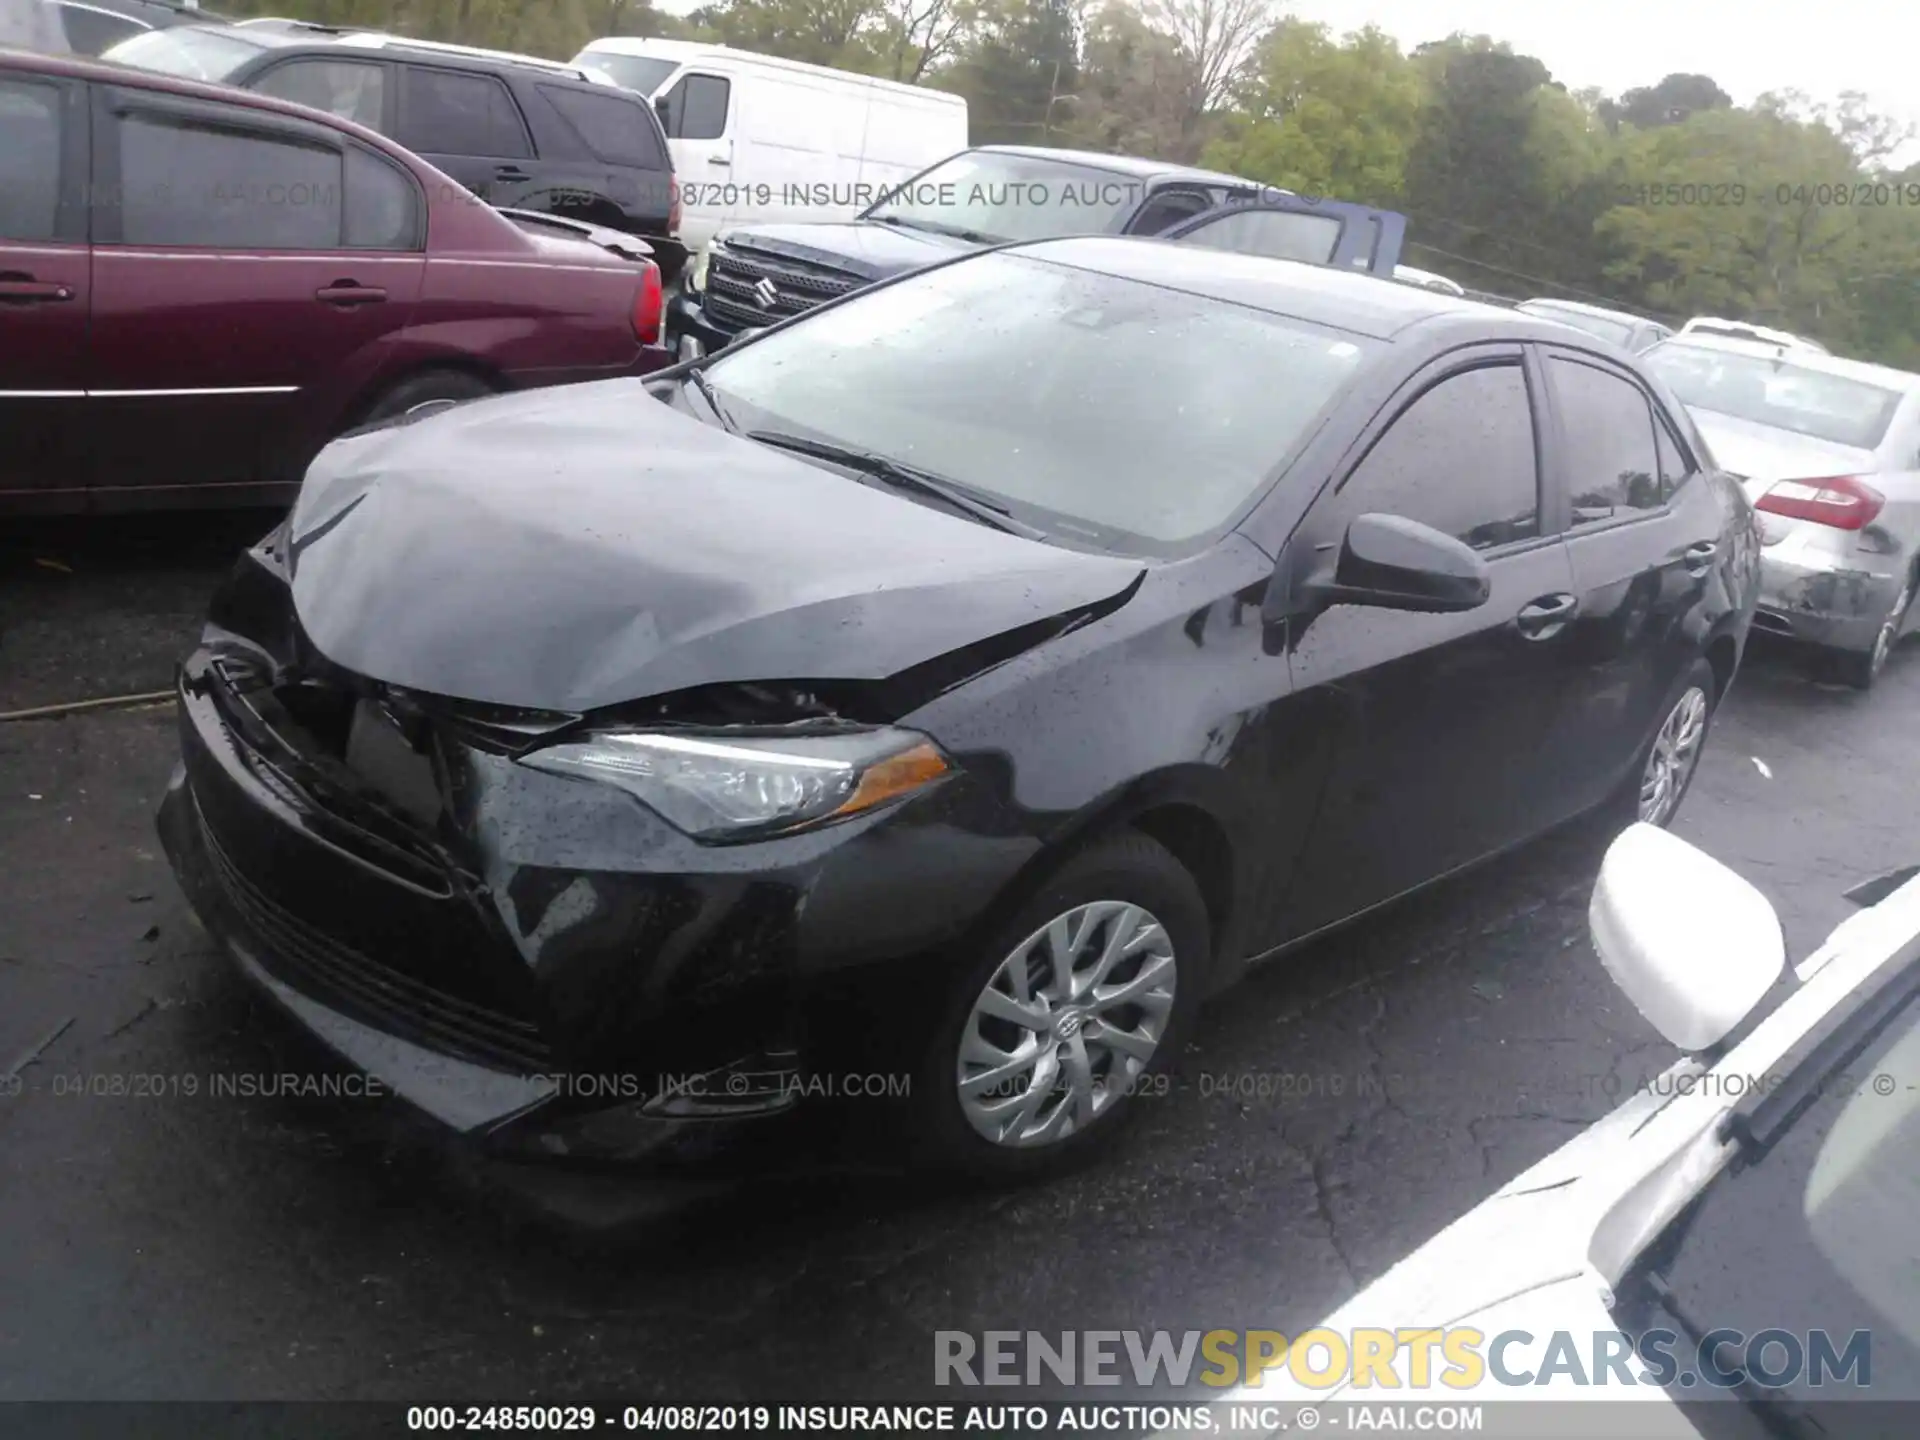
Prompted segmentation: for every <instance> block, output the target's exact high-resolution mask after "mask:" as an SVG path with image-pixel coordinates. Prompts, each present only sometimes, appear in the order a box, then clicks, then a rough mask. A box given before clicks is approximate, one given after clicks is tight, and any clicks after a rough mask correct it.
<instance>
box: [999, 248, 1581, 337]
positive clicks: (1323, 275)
mask: <svg viewBox="0 0 1920 1440" xmlns="http://www.w3.org/2000/svg"><path fill="white" fill-rule="evenodd" d="M1003 248H1005V249H1007V250H1011V251H1013V252H1014V253H1017V254H1022V255H1031V256H1033V257H1034V258H1036V259H1043V260H1051V261H1055V262H1058V263H1060V264H1063V265H1072V266H1074V267H1076V268H1078V269H1083V270H1091V271H1095V272H1097V273H1100V274H1105V275H1114V276H1118V277H1120V278H1122V279H1127V280H1138V281H1141V282H1143V283H1145V284H1149V285H1160V286H1164V287H1166V288H1168V289H1171V290H1181V291H1185V292H1187V293H1188V294H1192V295H1203V296H1206V297H1208V298H1210V299H1215V300H1225V301H1227V302H1229V303H1230V304H1235V305H1245V306H1248V307H1249V308H1251V309H1255V310H1265V311H1267V312H1268V313H1270V314H1274V315H1285V316H1289V317H1291V318H1293V319H1296V320H1305V321H1307V322H1309V323H1310V324H1315V325H1325V326H1328V327H1330V328H1332V329H1338V330H1346V331H1349V332H1351V333H1353V334H1356V335H1364V336H1367V337H1368V338H1370V339H1375V340H1391V339H1393V338H1394V337H1395V336H1396V335H1399V334H1400V333H1401V332H1403V331H1405V330H1407V329H1409V328H1410V327H1412V326H1415V325H1422V324H1425V323H1427V322H1430V321H1435V322H1440V323H1450V322H1459V323H1460V324H1461V326H1462V328H1467V329H1472V330H1476V331H1485V332H1487V334H1488V336H1489V338H1495V339H1513V340H1545V341H1550V342H1553V343H1555V344H1566V343H1567V338H1568V331H1567V327H1566V326H1564V325H1561V324H1558V323H1557V322H1555V321H1552V320H1534V319H1531V318H1529V317H1528V316H1525V315H1517V314H1515V313H1514V312H1513V311H1511V310H1508V309H1504V308H1502V307H1500V306H1497V305H1485V304H1482V303H1481V302H1480V301H1478V300H1466V299H1462V298H1460V297H1459V296H1455V295H1449V294H1446V293H1445V292H1444V291H1440V290H1429V289H1427V288H1426V287H1424V286H1420V285H1408V284H1403V283H1401V282H1399V281H1395V280H1389V279H1387V278H1386V277H1385V276H1380V275H1372V274H1368V273H1366V272H1364V271H1360V270H1342V269H1338V268H1336V267H1333V266H1329V265H1313V264H1308V263H1306V262H1304V261H1297V260H1272V259H1268V258H1267V257H1266V256H1263V255H1241V254H1237V253H1235V252H1233V251H1228V250H1213V249H1209V248H1207V247H1204V246H1199V245H1184V244H1181V243H1180V242H1179V241H1177V240H1162V239H1157V238H1156V239H1150V238H1145V237H1139V236H1125V235H1081V236H1074V237H1071V238H1068V239H1062V240H1037V241H1031V242H1028V243H1026V244H1021V245H1013V246H1006V247H1003ZM1609 354H1612V351H1611V347H1609Z"/></svg>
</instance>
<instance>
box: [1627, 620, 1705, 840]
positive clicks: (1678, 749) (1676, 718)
mask: <svg viewBox="0 0 1920 1440" xmlns="http://www.w3.org/2000/svg"><path fill="white" fill-rule="evenodd" d="M1718 700H1719V680H1718V677H1717V676H1715V674H1714V673H1713V666H1712V665H1711V664H1710V663H1708V661H1707V659H1706V657H1705V656H1702V657H1700V658H1699V659H1697V660H1695V661H1694V662H1693V663H1692V664H1691V665H1689V666H1688V667H1687V669H1686V672H1685V673H1684V674H1682V675H1681V677H1680V678H1679V679H1678V680H1677V681H1675V682H1674V685H1673V688H1672V689H1670V690H1669V691H1668V692H1667V695H1666V699H1665V700H1664V701H1663V702H1662V703H1661V707H1660V712H1659V714H1660V723H1659V725H1658V727H1657V728H1656V729H1655V730H1654V732H1653V738H1652V739H1651V740H1649V741H1648V742H1647V744H1646V746H1645V748H1644V749H1642V750H1641V752H1640V758H1639V761H1638V763H1636V764H1635V766H1634V768H1633V771H1632V773H1631V774H1629V775H1628V777H1627V782H1626V784H1625V785H1624V786H1622V787H1621V790H1620V793H1619V795H1618V796H1617V797H1615V800H1614V804H1613V811H1614V814H1615V815H1616V817H1617V818H1618V819H1619V820H1620V822H1621V823H1622V824H1630V823H1631V822H1633V821H1636V820H1639V821H1643V822H1645V823H1646V824H1648V825H1659V826H1662V827H1664V826H1667V825H1670V824H1672V823H1673V817H1674V816H1675V815H1676V814H1677V813H1679V810H1680V802H1681V801H1682V800H1684V799H1686V795H1687V788H1688V787H1689V786H1690V785H1692V784H1693V775H1694V771H1695V770H1696V769H1698V768H1699V765H1700V753H1701V751H1702V750H1704V749H1705V748H1706V743H1707V731H1708V729H1709V728H1710V727H1711V726H1712V724H1713V709H1714V706H1715V704H1716V703H1718Z"/></svg>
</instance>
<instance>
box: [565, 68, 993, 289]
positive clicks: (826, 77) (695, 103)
mask: <svg viewBox="0 0 1920 1440" xmlns="http://www.w3.org/2000/svg"><path fill="white" fill-rule="evenodd" d="M573 64H574V65H576V66H578V67H579V68H581V69H583V70H588V71H593V70H598V71H600V72H601V73H602V74H604V75H606V76H607V77H609V78H610V79H612V80H613V81H614V82H615V83H616V84H619V85H622V86H625V87H626V88H627V89H629V90H637V91H639V92H640V93H641V94H642V95H645V96H648V97H649V98H650V99H652V100H653V102H654V104H655V105H656V106H657V107H658V108H659V110H660V120H661V123H662V124H663V125H664V126H665V127H666V132H667V143H668V144H669V145H670V146H671V147H672V150H673V170H674V178H675V180H676V181H677V182H678V184H679V188H680V238H681V240H682V241H683V242H684V243H685V244H686V246H687V248H688V249H690V250H694V251H698V250H700V249H702V248H703V247H704V246H705V245H706V243H707V242H708V241H709V240H711V239H712V238H713V236H714V234H715V232H717V231H719V230H721V229H723V228H725V227H727V226H729V225H738V224H743V223H748V222H760V221H769V220H847V219H851V218H852V217H853V216H855V215H857V214H859V213H860V212H861V211H862V210H864V209H866V208H867V206H868V205H870V204H872V203H873V201H874V200H875V199H877V198H878V197H879V195H880V194H881V192H883V191H884V190H886V188H887V187H888V186H889V185H895V184H898V183H899V182H901V181H903V180H908V179H911V178H912V177H913V176H915V175H917V174H918V173H919V172H920V171H922V170H924V169H926V168H927V166H929V165H931V164H933V162H934V161H936V160H941V159H944V158H945V157H946V156H948V155H951V154H953V153H954V152H955V151H957V150H964V149H966V148H967V102H966V101H965V100H964V99H962V98H961V97H960V96H958V95H947V94H944V93H942V92H941V91H938V90H924V89H922V88H920V87H919V86H917V85H901V84H898V83H896V82H894V81H892V80H877V79H874V78H873V77H872V76H869V75H853V74H849V73H848V72H847V71H844V70H829V69H827V68H826V67H825V66H821V65H803V64H801V63H800V62H799V61H796V60H780V59H776V58H775V57H773V56H771V55H755V54H753V53H752V52H751V51H747V50H735V49H732V48H730V47H728V46H725V45H701V44H696V43H694V42H692V41H687V40H639V39H609V40H596V41H594V42H593V43H592V44H591V45H589V46H587V48H586V49H584V50H582V51H581V52H580V53H579V54H578V55H576V56H574V57H573Z"/></svg>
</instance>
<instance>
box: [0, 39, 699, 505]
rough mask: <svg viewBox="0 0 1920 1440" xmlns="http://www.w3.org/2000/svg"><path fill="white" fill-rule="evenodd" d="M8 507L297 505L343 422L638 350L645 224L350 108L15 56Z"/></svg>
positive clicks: (7, 222) (595, 371) (5, 377)
mask: <svg viewBox="0 0 1920 1440" xmlns="http://www.w3.org/2000/svg"><path fill="white" fill-rule="evenodd" d="M0 137H4V139H0V515H6V514H18V513H24V512H35V513H46V512H52V511H86V510H95V511H104V510H126V509H137V508H143V507H152V506H183V505H253V504H276V503H282V502H285V501H288V500H290V499H291V498H292V496H293V492H294V489H295V487H296V486H297V484H298V482H299V479H300V476H301V474H302V473H303V472H304V471H305V469H306V466H307V463H308V461H310V460H311V459H312V457H313V456H314V454H315V453H317V452H318V451H319V449H320V447H321V446H323V445H324V444H326V442H327V441H328V440H330V439H331V438H333V437H334V436H335V435H338V434H339V433H341V432H342V431H343V430H347V429H351V428H353V427H354V426H357V425H361V424H365V423H368V422H370V421H373V420H378V419H384V418H387V417H389V416H392V415H395V414H399V413H401V412H403V411H406V410H410V409H412V408H414V407H416V406H418V405H422V404H425V403H427V402H429V401H435V400H460V399H466V398H470V397H472V396H476V395H481V394H485V393H487V392H489V391H494V390H518V389H524V388H527V387H529V386H537V385H555V384H564V383H569V382H573V381H582V380H598V379H605V378H608V377H610V376H618V375H631V374H644V373H646V372H648V371H650V370H654V369H657V368H659V367H660V366H661V365H663V364H666V363H667V362H668V359H669V356H668V354H667V352H666V351H665V350H664V349H662V348H660V346H659V345H658V343H657V342H658V340H659V331H660V322H661V311H662V297H661V287H660V272H659V270H658V268H657V267H656V266H655V265H654V264H653V262H652V261H651V260H649V259H647V258H645V257H646V253H647V252H646V246H645V243H644V242H642V241H638V240H635V239H634V238H633V237H632V236H628V235H620V234H616V233H613V232H606V231H599V230H596V229H595V228H594V227H591V226H587V225H581V224H578V223H572V222H568V221H563V220H556V219H554V218H552V217H548V216H532V215H528V216H521V215H517V214H516V215H509V214H503V213H501V212H499V211H496V210H493V209H490V208H489V207H487V206H486V205H484V204H482V203H481V202H480V201H479V200H477V199H475V198H474V197H473V196H472V195H471V194H469V193H468V192H467V191H466V190H465V189H463V188H462V187H461V186H460V185H458V184H457V183H455V182H454V181H452V180H450V179H448V178H447V177H446V176H444V175H442V174H441V173H440V172H439V171H437V170H435V169H434V168H433V167H432V166H430V165H427V164H426V163H425V162H424V161H422V160H420V159H418V158H417V157H415V156H413V155H411V154H409V153H408V152H406V151H405V150H402V149H400V148H399V147H398V146H396V145H394V144H393V143H392V142H391V141H388V140H385V139H383V138H382V137H381V136H379V135H376V134H374V133H373V132H372V131H370V130H365V129H362V128H361V127H360V126H357V125H353V124H351V123H348V122H346V121H343V120H339V119H336V118H334V117H333V116H330V115H325V114H322V113H320V112H319V111H315V110H308V109H305V108H303V107H301V106H296V105H289V104H285V103H282V102H280V101H276V100H271V99H268V98H266V97H265V96H261V95H253V94H247V93H243V92H240V91H236V90H228V89H222V88H217V87H213V86H207V85H199V84H194V83H191V82H188V81H183V80H177V79H173V78H171V77H166V76H159V75H150V74H145V73H140V72H135V71H131V70H123V69H120V68H117V67H113V66H108V65H102V64H98V63H93V62H87V61H78V60H72V59H68V58H65V57H54V56H45V55H29V54H21V53H14V52H5V53H0Z"/></svg>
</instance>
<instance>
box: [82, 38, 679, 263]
mask: <svg viewBox="0 0 1920 1440" xmlns="http://www.w3.org/2000/svg"><path fill="white" fill-rule="evenodd" d="M104 58H106V59H108V60H118V61H124V62H125V63H127V64H131V65H139V66H142V67H144V68H147V69H153V70H164V71H167V72H168V73H171V74H176V75H185V76H188V77H190V78H194V79H206V80H218V81H221V82H223V83H225V84H228V85H237V86H239V87H240V88H242V89H245V90H257V91H259V92H260V93H261V94H263V95H272V96H275V97H277V98H279V99H282V100H291V101H294V102H295V103H296V104H301V105H310V106H312V107H313V108H314V109H316V110H325V111H327V112H329V113H330V114H334V115H338V116H341V117H342V118H343V119H347V120H352V121H355V122H357V123H358V124H361V125H365V126H366V127H367V128H368V129H371V130H378V131H379V132H380V133H381V134H383V135H387V136H391V137H392V138H393V139H395V140H397V141H399V142H400V143H401V144H402V145H404V146H406V147H407V148H408V149H409V150H411V151H413V152H414V153H415V154H416V155H419V156H420V157H421V158H423V159H424V160H426V161H427V162H428V163H429V164H431V165H433V166H434V167H435V168H436V169H439V170H442V171H444V172H446V174H447V175H449V176H451V177H452V178H453V179H455V180H458V181H459V182H460V183H461V184H462V185H464V186H466V187H467V188H468V189H469V190H471V191H473V193H474V194H476V195H478V196H479V197H480V198H481V199H483V200H485V201H486V202H487V203H488V204H490V205H495V206H498V207H500V208H501V209H509V210H534V211H539V212H542V213H545V214H549V215H559V216H563V217H565V218H568V219H572V220H581V221H585V222H587V223H589V224H593V225H600V226H604V227H606V228H608V229H611V230H623V231H626V232H627V233H629V234H633V235H641V236H644V237H645V238H646V240H647V242H648V244H649V245H651V246H652V247H653V251H654V258H655V260H656V261H657V262H658V263H659V266H660V272H661V279H662V280H663V281H665V282H667V283H669V284H671V283H672V281H673V279H674V278H675V277H676V276H677V275H678V274H679V272H680V269H681V267H682V266H683V265H684V264H685V263H686V258H687V252H686V250H685V248H684V247H683V246H681V245H680V243H679V242H678V241H677V240H676V239H674V238H673V237H674V233H675V232H676V231H677V230H678V229H679V228H680V204H679V200H678V197H677V195H676V192H675V188H674V183H673V161H672V159H671V158H670V155H669V152H668V150H667V139H666V136H665V134H663V133H662V131H661V129H660V119H659V117H658V116H657V115H656V114H655V113H654V111H653V107H652V106H650V105H649V104H648V103H647V102H646V100H644V99H643V98H642V97H640V96H638V95H635V94H633V93H632V92H631V91H628V90H622V89H620V88H618V87H617V86H614V85H612V84H609V83H606V82H604V81H598V80H595V79H593V78H592V77H591V76H589V75H588V73H587V72H586V71H584V70H579V69H576V68H574V67H573V66H570V65H561V64H558V63H557V62H554V61H550V60H539V59H535V58H534V57H532V56H519V55H509V54H505V53H502V52H498V51H487V50H474V49H469V48H467V47H465V46H457V45H438V44H432V43H429V42H427V41H420V40H411V39H406V38H403V37H401V36H396V35H377V34H361V33H354V32H348V31H341V30H332V29H328V28H327V27H324V26H318V25H301V26H293V25H272V26H266V25H258V26H256V25H239V26H207V27H187V28H182V29H176V30H172V31H170V32H168V34H167V35H166V36H165V37H155V36H149V37H145V38H144V39H141V40H136V41H130V42H128V43H127V44H126V45H122V46H116V47H115V48H114V50H113V51H111V52H109V53H108V54H107V55H106V56H105V57H104Z"/></svg>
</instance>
